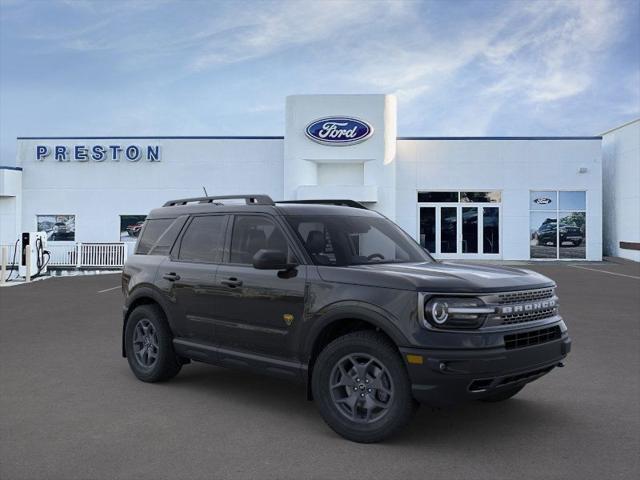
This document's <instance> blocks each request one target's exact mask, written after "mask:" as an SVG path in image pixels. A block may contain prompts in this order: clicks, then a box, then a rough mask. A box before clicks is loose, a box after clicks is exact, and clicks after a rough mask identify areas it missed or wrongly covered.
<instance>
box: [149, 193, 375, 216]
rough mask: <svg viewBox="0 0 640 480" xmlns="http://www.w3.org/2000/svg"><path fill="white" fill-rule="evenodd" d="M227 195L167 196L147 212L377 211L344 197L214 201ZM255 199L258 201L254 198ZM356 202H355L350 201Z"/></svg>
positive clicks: (350, 213) (347, 213)
mask: <svg viewBox="0 0 640 480" xmlns="http://www.w3.org/2000/svg"><path fill="white" fill-rule="evenodd" d="M230 198H231V197H227V198H221V197H198V198H192V199H178V200H169V201H167V202H166V203H165V204H164V205H163V206H162V207H160V208H155V209H153V210H152V211H151V212H150V213H149V216H148V217H149V218H174V217H177V216H180V215H193V214H204V213H246V212H252V213H271V214H275V215H314V216H315V215H342V216H377V215H378V213H376V212H374V211H372V210H368V209H366V208H364V207H363V206H360V207H355V206H345V204H344V202H346V201H345V200H336V202H338V203H339V204H338V205H328V204H327V202H330V201H331V200H317V202H318V203H310V202H314V201H309V200H307V201H302V202H301V203H295V202H292V201H286V202H282V203H279V202H273V201H272V200H271V199H270V198H269V197H268V196H266V195H241V196H237V197H234V198H244V199H246V201H247V203H246V204H238V203H231V204H229V203H227V204H224V203H221V202H218V201H216V199H218V200H225V199H230ZM255 199H258V201H254V200H255ZM354 204H356V202H354Z"/></svg>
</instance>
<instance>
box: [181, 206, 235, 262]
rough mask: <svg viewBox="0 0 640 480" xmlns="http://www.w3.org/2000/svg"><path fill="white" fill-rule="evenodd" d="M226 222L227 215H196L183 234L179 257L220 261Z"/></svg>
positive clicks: (196, 260)
mask: <svg viewBox="0 0 640 480" xmlns="http://www.w3.org/2000/svg"><path fill="white" fill-rule="evenodd" d="M226 224H227V217H226V216H225V215H207V216H202V217H194V218H193V220H192V221H191V223H190V224H189V226H188V227H187V231H186V232H184V235H183V236H182V240H181V242H180V253H179V254H178V258H179V259H180V260H185V261H188V262H202V263H218V262H220V261H221V260H222V250H223V248H224V234H225V226H226Z"/></svg>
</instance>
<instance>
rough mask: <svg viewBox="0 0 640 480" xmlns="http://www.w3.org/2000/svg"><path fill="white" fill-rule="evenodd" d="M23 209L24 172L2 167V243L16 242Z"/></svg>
mask: <svg viewBox="0 0 640 480" xmlns="http://www.w3.org/2000/svg"><path fill="white" fill-rule="evenodd" d="M21 211H22V172H21V171H20V170H18V169H15V168H0V245H13V244H15V241H16V240H17V239H18V233H19V232H20V225H21V223H22V217H21ZM11 255H13V253H11Z"/></svg>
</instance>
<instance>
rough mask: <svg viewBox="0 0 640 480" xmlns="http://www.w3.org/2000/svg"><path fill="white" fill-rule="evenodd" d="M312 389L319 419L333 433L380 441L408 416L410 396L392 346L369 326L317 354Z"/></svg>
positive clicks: (344, 337)
mask: <svg viewBox="0 0 640 480" xmlns="http://www.w3.org/2000/svg"><path fill="white" fill-rule="evenodd" d="M312 375H313V376H312V385H311V388H312V391H313V397H314V399H315V402H316V404H317V406H318V409H319V410H320V414H321V415H322V418H323V419H324V420H325V422H327V424H328V425H329V426H330V427H331V428H332V429H333V430H334V431H335V432H337V433H338V434H340V435H342V436H343V437H345V438H347V439H349V440H352V441H355V442H362V443H372V442H379V441H381V440H384V439H385V438H387V437H389V436H391V435H392V434H393V433H395V432H396V431H397V430H398V429H400V428H401V427H403V426H404V425H405V424H406V423H407V422H408V421H409V419H410V418H411V414H412V413H413V411H414V409H415V405H416V404H415V401H414V400H413V398H412V396H411V384H410V382H409V377H408V375H407V371H406V369H405V367H404V365H403V363H402V360H401V358H400V355H399V354H398V351H397V349H396V348H395V346H394V345H393V344H392V343H391V342H390V341H389V340H388V339H387V338H386V337H384V336H383V335H381V334H379V333H376V332H372V331H359V332H354V333H350V334H348V335H345V336H343V337H340V338H338V339H336V340H334V341H333V342H331V343H330V344H329V345H328V346H327V347H326V348H325V349H324V350H322V352H321V353H320V355H319V356H318V358H317V360H316V362H315V366H314V368H313V374H312Z"/></svg>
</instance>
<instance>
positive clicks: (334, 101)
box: [284, 95, 397, 216]
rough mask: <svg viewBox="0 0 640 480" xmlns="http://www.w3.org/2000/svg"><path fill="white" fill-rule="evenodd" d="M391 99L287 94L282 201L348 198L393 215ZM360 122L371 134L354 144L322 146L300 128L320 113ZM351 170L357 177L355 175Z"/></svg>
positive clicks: (393, 117)
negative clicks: (284, 198)
mask: <svg viewBox="0 0 640 480" xmlns="http://www.w3.org/2000/svg"><path fill="white" fill-rule="evenodd" d="M396 110H397V105H396V98H395V97H394V96H393V95H293V96H290V97H287V105H286V133H285V139H286V140H285V147H284V194H285V197H286V198H287V199H293V200H306V199H318V198H326V199H334V200H335V199H345V198H348V199H351V200H356V201H360V202H364V203H367V204H370V205H369V206H371V207H372V208H375V209H376V210H378V211H380V212H382V213H384V214H387V215H390V216H393V215H394V213H395V194H394V190H395V168H396V164H395V144H396V136H397V131H396ZM330 116H332V117H335V116H347V117H355V118H357V119H360V120H364V121H366V122H367V123H369V124H370V125H371V126H372V127H373V135H371V137H369V138H368V139H367V140H365V141H363V142H361V143H357V144H354V145H341V146H335V145H322V144H319V143H316V142H314V141H313V140H310V139H309V138H308V137H307V136H306V134H305V129H306V127H307V125H309V123H311V122H313V121H315V120H318V119H320V118H323V117H330ZM356 169H359V170H361V171H362V175H359V174H356ZM343 173H344V174H345V175H343Z"/></svg>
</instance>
